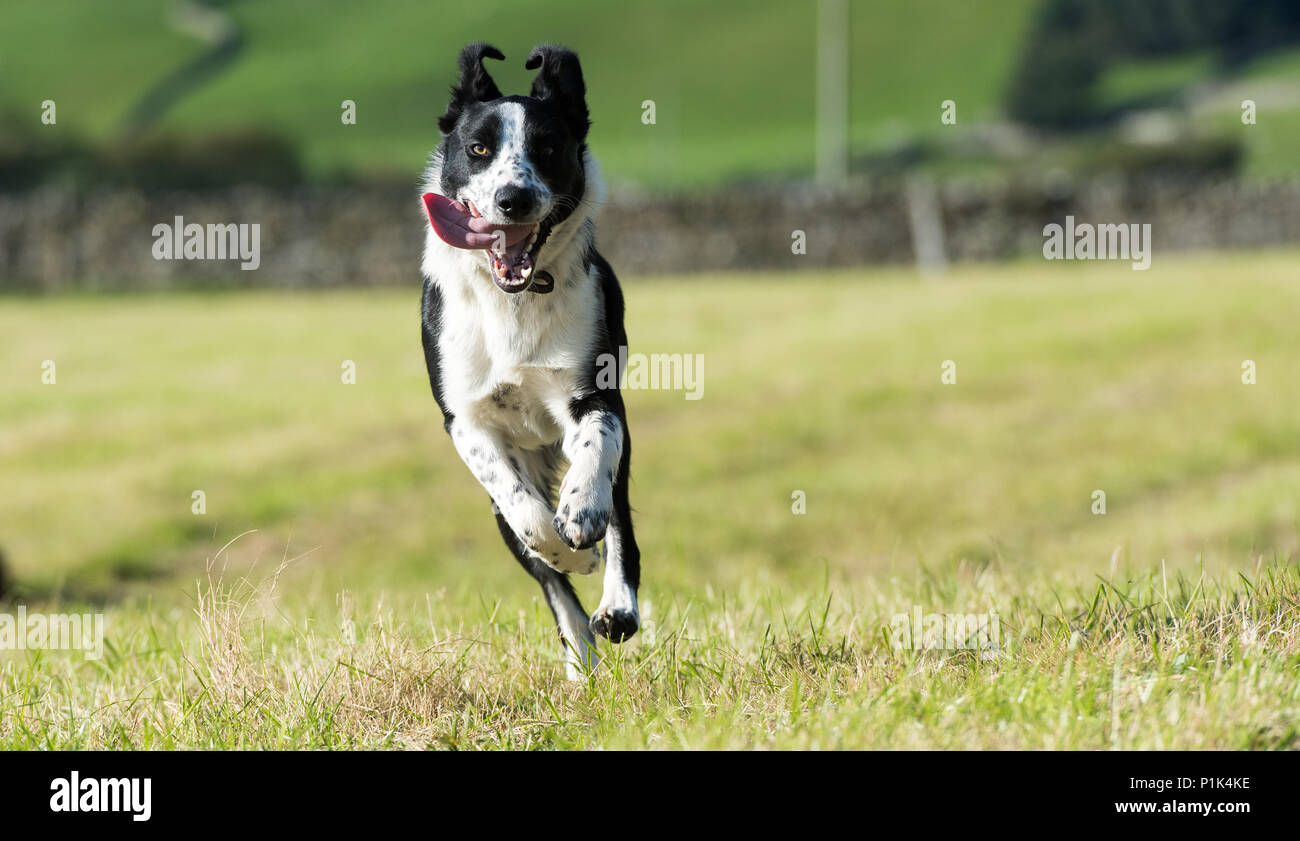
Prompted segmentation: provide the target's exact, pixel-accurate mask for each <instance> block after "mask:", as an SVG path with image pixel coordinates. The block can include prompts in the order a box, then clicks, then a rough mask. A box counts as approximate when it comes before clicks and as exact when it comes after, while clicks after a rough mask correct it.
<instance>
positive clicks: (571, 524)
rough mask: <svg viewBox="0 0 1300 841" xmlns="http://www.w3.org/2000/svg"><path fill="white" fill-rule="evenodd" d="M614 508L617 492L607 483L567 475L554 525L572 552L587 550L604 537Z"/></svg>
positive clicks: (552, 522)
mask: <svg viewBox="0 0 1300 841" xmlns="http://www.w3.org/2000/svg"><path fill="white" fill-rule="evenodd" d="M613 507H614V492H613V488H611V487H610V485H609V483H608V482H601V481H599V480H595V479H570V477H568V476H566V477H565V478H564V483H563V484H562V485H560V501H559V504H558V505H557V506H556V510H555V519H553V520H552V521H551V526H552V527H553V528H554V529H555V533H556V534H558V535H559V536H560V540H563V541H564V543H565V545H566V546H568V547H569V548H570V549H586V548H587V547H589V546H595V545H596V542H597V541H598V540H600V539H601V538H603V537H604V536H605V530H606V529H608V528H609V517H610V510H611V509H612V508H613Z"/></svg>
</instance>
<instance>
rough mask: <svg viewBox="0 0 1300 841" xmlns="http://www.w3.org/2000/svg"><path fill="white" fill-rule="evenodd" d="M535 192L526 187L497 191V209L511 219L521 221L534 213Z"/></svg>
mask: <svg viewBox="0 0 1300 841" xmlns="http://www.w3.org/2000/svg"><path fill="white" fill-rule="evenodd" d="M534 204H535V201H534V199H533V191H532V190H529V189H526V188H524V187H502V188H501V189H499V190H497V208H498V209H499V210H500V211H501V212H502V213H504V214H505V215H506V216H508V217H509V218H511V219H521V218H523V217H525V216H527V215H528V214H530V213H532V212H533V205H534Z"/></svg>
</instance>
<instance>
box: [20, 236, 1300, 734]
mask: <svg viewBox="0 0 1300 841" xmlns="http://www.w3.org/2000/svg"><path fill="white" fill-rule="evenodd" d="M1294 260H1295V255H1294V254H1293V253H1277V254H1263V255H1250V256H1247V255H1238V254H1227V255H1219V256H1196V257H1190V258H1164V259H1162V258H1160V257H1159V256H1157V259H1156V261H1155V263H1154V264H1153V267H1152V269H1151V270H1150V271H1149V272H1145V273H1138V272H1132V271H1131V270H1129V269H1128V268H1127V264H1123V265H1119V264H1116V265H1107V264H1091V265H1082V264H1075V265H1071V266H1069V267H1064V266H1059V265H1050V266H1044V264H1042V263H1039V262H1033V263H1026V264H1023V265H1015V266H998V267H992V266H990V267H978V266H976V267H967V268H962V269H959V270H956V271H954V272H953V273H952V275H951V276H950V278H949V279H947V280H945V281H943V282H937V283H921V282H919V281H917V280H915V279H914V278H913V277H912V276H911V274H910V273H909V272H907V271H904V270H874V271H870V272H858V271H854V272H841V273H834V274H788V275H772V276H768V277H760V278H754V277H745V278H741V277H733V276H713V277H699V278H679V279H657V280H632V281H629V282H628V283H627V286H628V297H629V312H630V322H629V330H630V334H631V337H632V342H633V345H634V347H633V350H634V351H641V352H646V353H650V352H679V353H700V354H703V356H704V359H705V366H704V384H705V388H704V397H703V399H701V400H698V401H687V400H684V399H683V394H682V392H672V391H659V392H652V391H637V392H631V393H629V395H628V398H629V407H630V413H631V414H630V422H631V427H632V430H633V436H634V440H635V442H636V451H635V455H634V461H633V465H634V467H633V486H632V497H633V504H634V505H635V506H636V508H637V510H638V525H639V535H640V538H641V544H642V550H643V553H644V557H645V563H646V579H645V585H644V588H643V592H642V595H643V599H644V605H643V607H644V612H645V619H646V622H645V627H644V628H643V631H642V633H641V634H640V635H638V637H637V638H636V640H634V641H633V642H631V643H629V644H628V645H626V646H624V647H622V648H619V649H615V650H614V653H613V656H611V657H609V658H608V659H607V661H606V667H607V670H606V671H605V672H604V673H603V674H600V675H597V676H596V677H594V678H593V679H592V681H591V682H590V684H589V685H569V684H567V683H566V682H565V681H564V680H563V670H562V668H561V667H560V663H559V651H558V645H557V643H556V641H555V636H554V631H553V628H552V626H551V623H550V618H549V614H548V612H547V610H546V608H545V606H544V604H543V603H542V601H541V600H540V598H539V597H538V594H537V593H536V592H535V588H534V587H533V585H532V584H531V583H530V582H529V581H528V580H527V578H526V577H525V576H524V575H523V574H522V573H521V572H520V571H519V570H518V569H517V568H516V567H515V565H514V563H513V561H511V560H510V559H509V557H508V556H507V555H506V553H505V551H504V548H503V547H501V546H500V545H499V543H500V539H499V536H497V535H496V534H495V526H494V524H493V522H492V520H491V517H490V515H489V514H488V510H487V503H486V498H485V496H484V495H483V493H482V491H481V490H480V489H478V488H477V487H476V486H475V484H474V483H473V480H472V478H471V477H470V476H469V474H468V472H467V471H466V470H465V469H464V467H463V466H461V465H459V464H458V463H457V462H456V459H455V456H454V453H452V451H451V448H450V447H449V446H447V444H446V441H445V440H444V434H443V433H442V431H441V428H440V425H439V421H438V417H437V413H436V408H435V407H434V406H433V404H432V400H431V398H430V397H429V395H428V391H427V388H428V385H427V381H426V380H425V378H424V372H423V370H422V366H423V362H422V359H421V355H420V351H419V346H418V342H417V339H416V332H415V330H416V327H415V323H416V314H415V313H416V308H417V304H416V300H417V298H418V293H417V291H416V290H414V289H412V290H409V291H406V292H401V291H392V290H385V291H350V292H339V293H328V294H317V295H310V296H309V295H292V294H284V293H272V292H247V293H230V294H221V295H197V294H189V295H159V296H127V297H110V298H90V297H80V298H78V297H73V298H59V299H22V298H10V299H6V300H5V301H4V305H3V306H2V307H0V334H3V335H5V336H6V341H5V342H4V343H3V344H2V345H0V390H2V391H3V393H4V395H5V399H4V400H3V401H0V499H3V500H4V503H3V504H2V505H0V548H3V550H4V551H5V553H6V555H7V557H8V562H9V565H10V567H11V568H12V572H13V574H14V576H15V578H16V580H17V585H16V593H17V595H18V596H19V598H20V599H21V600H22V601H24V602H25V603H26V604H28V606H29V609H30V610H36V609H38V608H40V609H44V610H48V611H53V610H56V609H57V610H59V611H74V610H76V611H80V610H82V609H91V610H96V611H103V612H104V613H105V614H106V627H107V634H106V637H107V640H106V641H107V650H106V654H105V656H104V658H103V659H102V660H99V661H85V660H84V659H83V658H82V657H81V656H80V655H79V654H77V653H75V652H40V653H34V652H24V653H8V654H5V653H0V745H3V746H9V747H51V748H65V747H89V748H95V747H140V748H169V747H300V746H313V747H338V748H342V747H361V746H368V747H540V748H559V747H634V746H653V747H873V746H875V747H881V746H894V747H913V746H934V747H958V746H961V747H976V746H980V747H1032V748H1059V747H1064V748H1101V747H1151V748H1169V747H1219V748H1228V747H1236V748H1242V747H1250V748H1258V747H1265V748H1286V747H1294V746H1295V737H1296V733H1295V727H1294V722H1295V721H1296V720H1297V714H1298V713H1300V651H1298V650H1297V633H1298V632H1300V617H1298V616H1297V604H1298V603H1300V579H1298V577H1297V569H1296V563H1295V561H1296V556H1297V537H1298V534H1297V522H1298V521H1300V510H1298V503H1300V499H1298V494H1297V491H1296V489H1297V488H1300V444H1297V441H1300V435H1298V434H1297V433H1298V432H1300V421H1297V419H1296V416H1295V412H1294V406H1295V405H1296V404H1297V402H1298V398H1300V379H1298V378H1297V377H1295V376H1294V366H1295V360H1296V359H1297V358H1300V354H1298V353H1297V351H1298V350H1300V347H1298V343H1300V340H1298V339H1297V338H1296V336H1295V331H1294V326H1293V319H1292V318H1291V317H1290V314H1291V313H1294V312H1296V311H1297V307H1300V288H1297V287H1296V285H1295V283H1294V269H1293V266H1294ZM403 325H405V326H403ZM47 359H49V360H54V361H55V362H56V364H57V383H56V384H55V385H42V384H41V382H40V372H41V363H42V362H43V361H44V360H47ZM349 359H350V360H354V361H356V363H357V371H358V380H357V384H356V385H344V384H342V383H341V382H340V377H339V373H340V365H341V363H342V362H343V360H349ZM1246 359H1250V360H1253V361H1254V362H1255V363H1256V370H1257V378H1258V383H1257V384H1256V385H1245V384H1243V383H1242V381H1241V370H1242V369H1241V365H1242V361H1243V360H1246ZM945 360H953V361H954V362H956V364H957V383H956V384H955V385H943V384H942V383H941V382H940V372H941V364H942V363H943V362H944V361H945ZM196 489H202V490H203V491H204V492H205V493H206V504H207V509H206V513H205V514H203V515H195V514H192V513H191V504H192V498H191V494H192V492H193V491H194V490H196ZM1099 489H1100V490H1104V491H1105V492H1106V502H1107V510H1106V513H1105V514H1104V515H1099V514H1094V513H1093V512H1092V504H1093V492H1094V491H1095V490H1099ZM796 490H802V491H804V492H805V494H806V496H807V513H806V514H803V515H796V514H793V513H792V510H791V495H792V493H794V492H795V491H796ZM287 561H292V562H291V563H287V565H286V563H285V562H287ZM282 566H284V569H283V570H281V567H282ZM577 583H578V585H579V590H580V592H581V593H582V594H583V595H584V597H585V598H586V600H587V601H588V602H589V603H592V604H594V601H595V595H594V594H595V593H596V592H597V590H598V586H599V585H598V583H597V582H595V581H591V580H586V579H583V580H579V581H578V582H577ZM914 607H920V608H921V609H922V610H923V611H924V612H926V613H927V614H930V613H962V614H968V613H975V612H982V611H984V610H987V609H990V608H991V609H994V610H996V611H997V613H998V616H999V617H1000V619H1001V623H1002V624H1001V628H1002V641H1003V645H1002V652H1001V655H1000V656H999V657H998V658H996V659H992V660H982V659H980V658H978V657H976V656H973V654H972V653H971V652H963V651H957V652H946V653H944V652H923V653H917V652H897V651H894V650H893V649H892V648H891V646H890V640H889V637H888V636H887V634H886V632H885V630H884V629H885V628H886V627H887V626H888V625H889V624H890V622H891V617H893V616H895V615H896V614H900V613H909V612H911V611H912V609H913V608H914ZM606 651H609V649H608V648H607V649H606Z"/></svg>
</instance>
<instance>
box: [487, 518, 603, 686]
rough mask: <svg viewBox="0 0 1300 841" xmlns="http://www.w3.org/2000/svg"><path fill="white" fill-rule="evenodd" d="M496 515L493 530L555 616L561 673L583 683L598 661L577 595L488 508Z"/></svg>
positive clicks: (564, 578)
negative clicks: (498, 531) (532, 580)
mask: <svg viewBox="0 0 1300 841" xmlns="http://www.w3.org/2000/svg"><path fill="white" fill-rule="evenodd" d="M492 511H493V513H495V514H496V518H497V528H499V529H500V530H501V536H502V537H503V538H505V541H506V546H508V547H509V548H510V552H511V554H513V555H514V556H515V560H517V561H519V563H520V564H521V565H522V566H523V568H524V569H525V570H526V571H527V572H528V574H529V575H531V576H532V577H533V578H534V579H535V580H536V581H537V583H538V584H540V585H541V587H542V593H543V594H544V595H545V596H546V603H547V604H548V605H549V606H550V608H551V614H552V615H554V616H555V625H556V627H557V628H559V631H560V642H561V643H562V644H563V645H564V672H565V674H566V675H567V676H568V678H569V680H583V679H585V678H586V676H587V675H588V674H590V673H591V671H592V670H593V669H595V668H596V666H598V665H600V657H599V656H598V655H597V654H596V638H595V637H593V636H592V634H591V630H590V629H589V628H588V627H587V612H586V611H585V610H583V609H582V602H581V601H579V600H578V594H577V593H575V592H574V591H573V585H572V584H570V583H569V577H568V576H567V575H565V574H564V573H562V572H557V571H555V570H554V569H551V568H550V567H549V566H547V565H546V564H545V563H543V562H542V560H541V559H540V558H538V557H537V556H536V555H534V554H532V553H531V552H529V551H528V548H527V547H526V546H524V544H523V542H522V541H521V540H520V539H519V537H518V536H517V535H516V534H515V533H514V531H513V530H512V529H511V528H510V524H509V523H508V522H506V518H505V517H503V516H501V512H500V511H498V510H497V506H496V503H493V505H492Z"/></svg>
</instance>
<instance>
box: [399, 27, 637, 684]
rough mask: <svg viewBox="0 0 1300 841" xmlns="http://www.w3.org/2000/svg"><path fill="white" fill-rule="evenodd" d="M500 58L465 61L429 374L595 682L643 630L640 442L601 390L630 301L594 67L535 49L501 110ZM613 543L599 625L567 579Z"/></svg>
mask: <svg viewBox="0 0 1300 841" xmlns="http://www.w3.org/2000/svg"><path fill="white" fill-rule="evenodd" d="M488 58H491V59H495V60H498V61H502V60H504V59H505V56H504V55H503V54H502V53H501V51H500V50H498V49H497V48H496V47H493V46H491V45H489V44H483V43H478V44H470V45H469V46H467V47H465V49H464V50H462V51H461V53H460V60H459V69H460V76H459V80H458V81H457V82H456V83H455V85H453V86H452V90H451V101H450V102H449V103H448V105H447V108H446V111H445V112H444V113H443V114H442V116H441V117H440V118H439V119H438V128H439V129H440V131H441V134H442V141H441V142H440V143H439V145H438V147H437V149H436V150H435V151H434V153H433V155H432V157H431V158H430V162H429V166H428V169H427V170H426V171H425V174H424V182H423V189H422V201H423V203H424V210H425V215H426V217H427V219H428V222H429V229H428V230H427V231H426V234H425V249H424V258H423V263H422V266H421V268H422V270H423V275H424V293H423V300H422V307H421V325H422V338H423V345H424V355H425V362H426V365H427V367H428V370H429V383H430V386H431V387H432V389H433V397H434V400H435V401H436V402H437V404H438V407H439V408H440V409H441V410H442V416H443V426H444V428H445V429H446V431H447V433H448V435H449V436H450V437H451V442H452V444H453V445H454V446H455V448H456V452H457V453H459V455H460V457H461V459H462V460H463V461H464V462H465V464H466V466H468V467H469V469H470V472H471V473H473V474H474V476H475V477H476V478H477V479H478V481H479V483H480V484H481V485H482V486H483V488H484V490H486V491H487V493H488V496H489V497H490V498H491V500H492V511H493V513H494V514H495V515H496V521H497V526H498V528H499V529H500V531H501V536H502V537H503V538H504V539H505V543H506V546H507V547H508V548H509V549H510V552H511V553H512V554H513V555H514V557H515V559H516V560H517V561H518V562H519V563H520V564H522V565H523V567H524V569H525V570H527V571H528V573H529V574H530V575H532V577H533V578H534V579H536V581H537V583H538V584H540V585H541V588H542V592H543V593H544V594H545V597H546V601H547V603H548V604H549V606H550V608H551V612H552V613H553V614H554V616H555V623H556V626H557V627H558V629H559V633H560V638H561V641H562V644H563V646H564V649H565V667H566V673H567V675H568V677H569V678H571V679H583V678H584V677H585V676H586V675H589V674H590V673H591V671H592V669H594V668H595V667H596V666H597V665H598V664H599V662H600V658H599V656H598V655H597V653H596V641H595V637H597V636H601V637H605V638H606V639H608V640H609V641H610V642H613V643H621V642H623V641H625V640H627V639H628V638H630V637H631V636H632V635H633V634H635V633H636V631H637V628H638V627H639V625H640V615H639V612H638V609H637V590H638V588H639V587H640V583H641V581H640V580H641V553H640V550H639V549H638V548H637V543H636V537H635V536H634V535H633V533H632V513H631V507H630V505H629V503H628V470H629V465H630V462H631V456H632V439H631V436H630V435H629V433H628V425H627V413H626V410H625V409H624V406H623V398H622V395H621V394H620V392H619V390H618V379H619V377H612V378H611V377H608V376H605V377H602V378H598V376H597V373H598V370H599V369H600V365H601V363H600V361H599V360H600V359H601V358H602V357H603V358H605V359H608V358H611V357H609V356H604V355H607V354H613V357H612V358H615V359H617V358H619V357H618V352H619V349H620V347H624V348H625V347H626V346H627V334H626V332H625V331H624V327H623V293H622V290H621V288H620V287H619V283H618V279H617V278H616V277H615V276H614V271H613V269H611V268H610V265H609V263H608V262H606V260H605V259H604V258H603V257H601V255H600V253H599V252H598V251H597V250H596V244H595V231H596V229H595V222H594V221H593V214H594V211H595V209H596V208H597V207H598V206H599V205H600V203H601V202H602V201H603V197H604V187H603V185H602V182H601V179H600V174H599V171H598V169H597V165H596V162H595V160H594V159H593V158H592V156H591V153H590V151H589V150H588V148H587V132H588V129H589V128H590V126H591V121H590V119H589V112H588V109H587V103H586V84H585V82H584V79H583V75H582V67H581V65H580V64H579V62H578V56H577V55H576V54H575V53H573V52H572V51H571V50H568V49H565V48H563V47H559V46H553V45H543V46H539V47H537V48H536V49H534V50H533V51H532V53H531V54H529V56H528V59H527V61H526V62H525V64H524V67H525V68H526V69H528V70H536V71H537V75H536V76H535V77H534V79H533V83H532V89H531V91H530V93H529V95H528V96H503V95H502V93H501V91H500V90H499V89H498V88H497V85H496V83H495V82H494V81H493V80H492V77H491V75H489V73H488V71H487V69H486V68H485V67H484V64H483V62H484V60H485V59H488ZM620 376H621V372H620ZM610 379H612V380H613V384H612V385H611V384H610V383H609V382H608V381H609V380H610ZM566 465H567V469H566ZM561 470H565V472H564V473H563V480H562V481H561V482H560V483H559V489H558V491H557V490H556V488H555V482H556V479H557V478H559V476H560V475H561ZM602 541H603V548H604V552H603V555H604V561H605V576H604V586H603V593H602V596H601V600H600V605H599V607H597V608H596V612H595V613H594V614H592V615H591V616H588V615H587V613H586V611H585V610H583V607H582V603H581V602H580V601H579V599H578V596H577V594H576V593H575V592H574V590H573V586H572V584H571V582H570V581H569V577H568V576H569V575H571V574H589V573H591V572H594V571H595V570H596V569H597V568H598V567H599V565H600V561H601V552H600V547H599V546H598V545H597V544H598V543H601V542H602Z"/></svg>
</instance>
